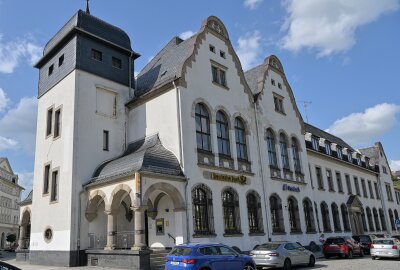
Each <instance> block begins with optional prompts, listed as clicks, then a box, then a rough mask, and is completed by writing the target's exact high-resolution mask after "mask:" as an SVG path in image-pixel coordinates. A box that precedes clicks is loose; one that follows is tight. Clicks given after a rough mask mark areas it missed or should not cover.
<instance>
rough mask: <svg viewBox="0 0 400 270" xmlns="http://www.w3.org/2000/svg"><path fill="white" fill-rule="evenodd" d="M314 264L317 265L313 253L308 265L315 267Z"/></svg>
mask: <svg viewBox="0 0 400 270" xmlns="http://www.w3.org/2000/svg"><path fill="white" fill-rule="evenodd" d="M314 265H315V257H314V256H313V255H311V256H310V260H309V262H308V267H314Z"/></svg>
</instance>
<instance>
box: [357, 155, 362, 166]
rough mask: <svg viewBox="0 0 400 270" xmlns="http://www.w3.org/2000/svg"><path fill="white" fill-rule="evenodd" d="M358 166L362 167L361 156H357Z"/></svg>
mask: <svg viewBox="0 0 400 270" xmlns="http://www.w3.org/2000/svg"><path fill="white" fill-rule="evenodd" d="M357 165H358V166H361V156H360V155H357Z"/></svg>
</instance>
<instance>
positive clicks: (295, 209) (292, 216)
mask: <svg viewBox="0 0 400 270" xmlns="http://www.w3.org/2000/svg"><path fill="white" fill-rule="evenodd" d="M288 212H289V223H290V231H291V232H301V226H300V217H299V205H298V204H297V200H296V199H295V198H294V197H289V199H288Z"/></svg>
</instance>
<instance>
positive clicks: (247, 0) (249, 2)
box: [243, 0, 264, 9]
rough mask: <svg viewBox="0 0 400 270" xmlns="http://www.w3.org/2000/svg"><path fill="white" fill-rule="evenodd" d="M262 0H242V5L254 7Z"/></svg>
mask: <svg viewBox="0 0 400 270" xmlns="http://www.w3.org/2000/svg"><path fill="white" fill-rule="evenodd" d="M262 1H264V0H244V3H243V4H244V6H245V7H247V8H249V9H255V8H256V7H257V6H258V5H259V4H261V2H262Z"/></svg>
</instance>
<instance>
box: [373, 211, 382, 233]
mask: <svg viewBox="0 0 400 270" xmlns="http://www.w3.org/2000/svg"><path fill="white" fill-rule="evenodd" d="M372 214H373V215H374V221H375V228H376V230H377V231H380V230H381V225H380V224H379V217H378V211H376V208H373V209H372Z"/></svg>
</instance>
